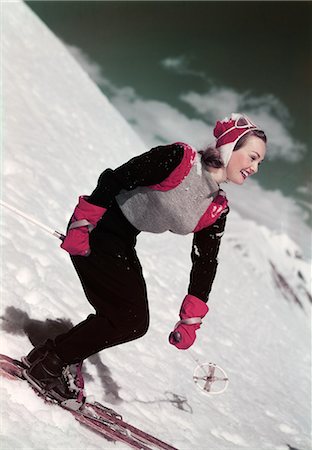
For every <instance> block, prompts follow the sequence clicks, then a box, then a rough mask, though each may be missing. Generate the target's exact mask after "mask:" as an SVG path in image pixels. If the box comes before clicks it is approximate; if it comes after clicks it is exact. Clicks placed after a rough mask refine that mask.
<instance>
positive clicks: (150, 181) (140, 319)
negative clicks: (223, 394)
mask: <svg viewBox="0 0 312 450" xmlns="http://www.w3.org/2000/svg"><path fill="white" fill-rule="evenodd" d="M88 210H90V211H91V212H92V214H91V216H92V218H91V219H90V217H86V216H88V213H86V212H85V211H88ZM227 212H228V207H227V200H226V197H225V194H224V193H223V191H221V190H220V187H219V185H218V184H217V183H216V182H215V181H214V179H213V178H212V176H211V174H210V173H209V172H208V171H207V168H206V167H205V166H204V164H203V163H202V160H201V155H199V154H198V153H197V152H196V151H195V150H194V149H193V148H192V147H190V146H189V145H187V144H184V143H179V142H178V143H174V144H172V145H165V146H159V147H156V148H153V149H152V150H150V151H149V152H146V153H144V154H142V155H140V156H137V157H135V158H133V159H131V160H130V161H129V162H127V163H126V164H124V165H122V166H120V167H118V168H117V169H115V170H111V169H107V170H105V171H104V172H103V173H102V174H101V175H100V177H99V180H98V185H97V187H96V189H95V190H94V191H93V193H92V194H91V195H90V196H89V197H81V198H80V206H79V207H78V209H77V208H76V210H75V214H74V216H73V217H72V220H71V223H70V225H69V231H70V230H72V236H74V242H76V241H75V240H76V239H77V238H76V237H75V234H74V233H76V232H77V233H78V231H77V230H78V229H79V228H80V234H79V235H78V241H79V239H80V241H81V242H80V243H81V248H82V250H81V252H80V254H77V253H76V255H73V254H72V255H71V259H72V262H73V264H74V267H75V269H76V271H77V273H78V276H79V278H80V280H81V283H82V286H83V289H84V291H85V294H86V296H87V299H88V301H89V302H90V303H91V305H92V306H93V307H94V308H95V314H91V315H90V316H89V317H88V318H87V319H86V320H85V321H83V322H82V323H80V324H78V325H77V326H75V327H74V328H73V329H72V330H70V331H69V332H68V333H65V334H63V335H60V336H58V337H57V338H56V340H55V349H56V352H57V354H58V355H59V356H60V358H62V360H63V361H65V362H66V363H74V362H78V361H81V360H83V359H85V358H86V357H88V356H90V355H92V354H94V353H96V352H98V351H100V350H102V349H104V348H107V347H111V346H114V345H117V344H120V343H123V342H127V341H130V340H133V339H136V338H138V337H140V336H142V335H143V334H145V332H146V331H147V329H148V324H149V314H148V302H147V294H146V286H145V281H144V278H143V275H142V268H141V265H140V262H139V260H138V257H137V254H136V251H135V245H136V238H137V236H138V234H139V233H140V232H141V231H147V232H152V233H162V232H165V231H171V232H173V233H177V234H181V235H186V234H189V233H193V234H194V238H193V246H192V252H191V259H192V268H191V273H190V282H189V287H188V293H187V295H186V297H185V299H184V301H183V304H182V307H181V310H180V318H181V321H180V322H179V323H178V324H177V325H176V330H178V331H179V332H182V335H183V336H186V343H185V342H184V343H183V342H181V343H179V342H178V341H177V342H175V341H174V338H173V337H172V336H171V338H170V341H171V343H173V344H174V345H177V347H179V348H187V347H188V346H189V343H188V335H189V339H190V342H193V341H194V339H195V330H196V329H197V328H198V327H199V325H200V321H201V318H202V317H204V315H205V314H206V313H207V311H208V307H207V305H206V303H207V301H208V296H209V293H210V290H211V287H212V283H213V280H214V277H215V273H216V269H217V264H218V263H217V254H218V250H219V246H220V239H221V236H222V234H223V231H224V227H225V221H226V214H227ZM86 219H87V221H86V222H84V220H86ZM79 221H80V222H79ZM82 229H83V230H84V231H83V232H82V233H81V231H82ZM78 244H79V242H78ZM85 245H87V247H85ZM62 246H63V248H65V249H66V250H67V251H69V252H70V253H73V252H71V236H70V232H68V235H67V238H66V240H65V242H64V243H63V245H62ZM78 246H79V245H78ZM88 246H89V247H90V248H89V247H88ZM82 255H84V256H82ZM194 316H195V317H194ZM182 341H183V340H182Z"/></svg>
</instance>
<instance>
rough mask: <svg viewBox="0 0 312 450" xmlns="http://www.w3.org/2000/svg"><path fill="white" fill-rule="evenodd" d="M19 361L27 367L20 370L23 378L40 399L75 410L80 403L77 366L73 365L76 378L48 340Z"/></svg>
mask: <svg viewBox="0 0 312 450" xmlns="http://www.w3.org/2000/svg"><path fill="white" fill-rule="evenodd" d="M22 360H23V362H24V364H25V365H26V366H28V367H27V368H26V369H24V371H23V375H24V377H25V379H26V380H27V381H28V382H29V383H30V384H31V386H32V387H34V388H35V390H37V391H38V392H39V393H40V394H41V395H42V396H43V397H45V398H47V399H52V400H55V401H56V402H57V403H60V404H61V405H62V406H63V407H65V408H68V409H74V410H78V409H79V408H80V407H81V406H82V405H83V404H84V402H85V395H84V392H83V384H84V383H83V378H82V374H81V364H80V365H78V366H79V367H78V366H77V374H76V377H75V376H73V375H72V373H71V371H70V366H69V365H67V364H66V363H65V362H64V361H62V360H61V358H60V357H59V356H58V355H57V354H56V352H55V350H54V345H53V342H52V341H50V340H49V341H47V342H46V343H45V344H43V345H40V346H38V347H35V348H34V349H33V350H32V351H31V352H30V353H29V354H28V355H27V356H26V357H24V358H23V359H22ZM78 368H79V370H78ZM76 380H78V382H77V383H76Z"/></svg>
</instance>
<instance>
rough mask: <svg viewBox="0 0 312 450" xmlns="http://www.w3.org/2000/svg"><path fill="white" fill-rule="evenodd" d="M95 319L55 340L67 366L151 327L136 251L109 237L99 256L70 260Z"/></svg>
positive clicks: (129, 338) (92, 316)
mask: <svg viewBox="0 0 312 450" xmlns="http://www.w3.org/2000/svg"><path fill="white" fill-rule="evenodd" d="M103 244H104V245H103ZM72 261H73V264H74V267H75V269H76V271H77V274H78V276H79V278H80V280H81V284H82V287H83V289H84V292H85V294H86V297H87V299H88V301H89V302H90V303H91V304H92V306H93V307H94V308H95V314H91V315H89V316H88V318H87V319H86V320H85V321H83V322H81V323H80V324H78V325H76V326H75V327H74V328H72V329H71V330H69V332H67V333H65V334H63V335H60V336H58V337H57V338H56V339H55V351H56V353H57V355H58V356H59V357H60V358H61V359H62V360H63V361H65V362H66V363H68V364H71V363H75V362H78V361H81V360H83V359H85V358H87V357H88V356H91V355H92V354H94V353H97V352H99V351H100V350H102V349H104V348H108V347H112V346H114V345H117V344H121V343H123V342H127V341H130V340H133V339H137V338H139V337H140V336H142V335H144V334H145V332H146V331H147V328H148V324H149V314H148V304H147V294H146V285H145V281H144V278H143V275H142V268H141V265H140V262H139V260H138V258H137V256H136V253H135V250H134V248H127V246H126V245H125V243H124V242H123V241H121V240H120V238H119V237H118V236H114V235H113V234H107V236H106V237H105V239H104V241H103V236H102V241H101V248H100V250H99V249H97V248H96V247H94V246H93V250H92V252H91V254H90V255H89V256H88V257H83V256H74V257H72Z"/></svg>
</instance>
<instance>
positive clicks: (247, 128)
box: [199, 114, 267, 184]
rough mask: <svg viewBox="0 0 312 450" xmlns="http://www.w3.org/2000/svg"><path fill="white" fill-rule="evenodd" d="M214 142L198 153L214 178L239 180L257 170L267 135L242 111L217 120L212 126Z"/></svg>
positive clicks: (238, 182) (239, 181) (242, 180)
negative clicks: (229, 117) (213, 126)
mask: <svg viewBox="0 0 312 450" xmlns="http://www.w3.org/2000/svg"><path fill="white" fill-rule="evenodd" d="M214 136H215V138H216V143H215V144H214V145H212V146H211V145H210V146H209V147H208V148H206V149H205V150H201V151H200V152H199V153H200V154H201V155H202V159H203V162H204V163H205V164H206V166H207V168H208V171H210V172H211V173H213V176H214V178H215V179H216V181H217V182H219V183H222V182H225V181H232V183H235V184H242V183H243V182H244V181H245V179H246V178H247V177H248V176H250V175H253V174H254V173H256V172H258V167H259V165H260V163H261V162H262V161H263V159H264V157H265V153H266V142H267V138H266V135H265V134H264V132H263V131H262V130H260V129H259V128H258V127H257V126H256V125H255V124H254V123H252V122H251V120H250V119H249V118H248V117H247V116H246V115H243V114H232V115H231V119H228V118H225V119H224V120H223V121H218V122H217V124H216V127H215V129H214Z"/></svg>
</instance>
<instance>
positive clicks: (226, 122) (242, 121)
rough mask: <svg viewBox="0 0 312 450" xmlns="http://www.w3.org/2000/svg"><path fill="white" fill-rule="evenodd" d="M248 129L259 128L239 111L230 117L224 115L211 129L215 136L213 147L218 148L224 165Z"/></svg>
mask: <svg viewBox="0 0 312 450" xmlns="http://www.w3.org/2000/svg"><path fill="white" fill-rule="evenodd" d="M250 130H260V128H259V127H257V125H255V124H254V123H252V121H251V120H250V119H249V118H248V117H247V116H246V115H244V114H240V113H232V114H231V118H230V119H228V118H227V117H225V118H224V119H223V120H221V121H218V122H217V123H216V126H215V128H214V130H213V135H214V137H215V138H216V143H215V147H216V148H217V149H219V150H220V154H221V158H222V160H223V163H224V166H225V167H226V166H227V165H228V163H229V161H230V158H231V156H232V152H233V149H234V147H235V145H236V143H237V141H238V140H239V139H240V138H241V137H242V136H244V134H246V133H248V132H249V131H250Z"/></svg>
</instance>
